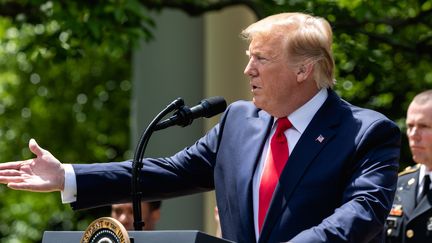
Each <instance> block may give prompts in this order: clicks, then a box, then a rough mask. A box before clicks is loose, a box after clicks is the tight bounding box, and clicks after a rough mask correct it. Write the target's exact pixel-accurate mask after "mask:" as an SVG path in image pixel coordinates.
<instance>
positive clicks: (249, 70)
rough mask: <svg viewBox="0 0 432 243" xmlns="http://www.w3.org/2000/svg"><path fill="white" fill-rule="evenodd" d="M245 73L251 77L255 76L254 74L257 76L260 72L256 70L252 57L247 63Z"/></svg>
mask: <svg viewBox="0 0 432 243" xmlns="http://www.w3.org/2000/svg"><path fill="white" fill-rule="evenodd" d="M243 73H244V74H245V75H247V76H250V77H254V76H256V75H257V74H258V72H257V70H256V68H255V66H254V62H253V59H252V58H250V59H249V62H248V64H247V65H246V67H245V69H244V71H243Z"/></svg>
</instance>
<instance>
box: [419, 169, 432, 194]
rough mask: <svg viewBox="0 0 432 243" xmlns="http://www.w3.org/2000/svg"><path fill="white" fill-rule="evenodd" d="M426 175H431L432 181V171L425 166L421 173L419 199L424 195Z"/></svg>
mask: <svg viewBox="0 0 432 243" xmlns="http://www.w3.org/2000/svg"><path fill="white" fill-rule="evenodd" d="M425 175H429V177H430V179H431V180H432V171H430V170H429V169H428V168H426V166H425V165H421V166H420V172H419V182H418V184H419V187H418V191H417V198H419V197H420V195H422V193H423V191H424V187H423V184H424V177H425ZM420 185H421V186H420ZM431 185H432V183H431Z"/></svg>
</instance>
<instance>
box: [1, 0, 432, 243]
mask: <svg viewBox="0 0 432 243" xmlns="http://www.w3.org/2000/svg"><path fill="white" fill-rule="evenodd" d="M284 11H291V12H292V11H300V12H307V13H311V14H313V15H318V16H322V17H324V18H326V19H327V20H329V22H330V23H331V25H332V27H333V31H334V45H333V49H334V55H335V60H336V66H337V70H336V79H337V85H336V87H335V89H336V91H337V92H338V93H339V94H340V95H341V96H342V97H343V98H344V99H346V100H347V101H349V102H351V103H353V104H355V105H358V106H363V107H368V108H371V109H375V110H377V111H380V112H382V113H384V114H385V115H386V116H388V117H389V118H390V119H392V120H394V121H395V122H397V124H398V125H399V126H400V128H401V129H402V131H403V132H405V125H404V124H405V114H406V109H407V105H408V104H409V102H410V100H411V99H412V97H413V96H414V95H415V94H416V93H418V92H420V91H423V90H425V89H430V88H432V61H431V57H432V0H425V1H420V0H387V1H372V0H370V1H368V0H327V1H324V0H315V1H301V0H261V1H258V0H250V1H238V0H183V1H180V0H141V1H140V0H108V1H95V0H92V1H88V0H87V1H41V0H13V1H9V0H0V161H2V162H3V161H13V160H21V159H28V158H31V157H33V156H32V154H31V153H30V151H29V150H28V145H27V144H28V141H29V139H30V138H35V139H36V140H37V141H38V143H39V144H40V145H41V146H42V147H44V148H45V149H48V150H49V151H51V152H52V153H53V154H54V155H55V156H56V157H57V158H58V159H60V160H61V161H62V162H64V163H68V162H70V163H87V162H93V163H97V162H106V161H121V160H126V159H131V158H132V157H133V153H134V150H135V146H136V143H137V141H138V140H139V137H140V135H141V133H142V132H143V130H144V129H145V127H146V126H147V125H148V123H149V122H150V121H151V120H152V119H153V117H154V116H155V115H156V114H157V113H158V112H159V111H160V110H162V109H163V108H164V107H165V106H166V105H167V104H168V103H170V102H171V101H172V100H174V99H175V98H177V97H183V98H184V100H185V102H186V104H188V105H190V106H193V105H195V104H196V103H198V102H199V101H200V100H201V99H203V98H206V97H209V96H216V95H218V96H223V97H225V98H226V100H227V101H228V103H231V102H233V101H235V100H239V99H245V100H249V99H250V94H249V85H248V81H247V79H246V77H244V75H243V69H244V66H245V65H246V62H247V58H246V56H245V50H246V49H247V43H246V42H245V41H244V40H242V39H241V38H240V36H239V33H240V32H241V30H242V29H243V28H245V27H246V26H248V25H249V24H251V23H253V22H255V21H256V20H257V19H260V18H263V17H265V16H267V15H270V14H273V13H278V12H284ZM216 122H217V118H214V119H209V120H196V121H195V122H194V124H192V126H190V127H188V128H178V127H176V128H170V129H166V130H164V131H160V132H157V133H155V134H154V135H153V136H152V139H151V140H150V142H149V146H148V148H147V151H146V154H145V155H146V156H157V157H159V156H169V155H171V154H173V153H174V152H176V151H178V150H179V149H181V148H183V147H185V146H188V145H190V144H191V143H193V142H194V141H195V140H196V139H198V138H199V137H201V136H202V135H203V134H205V131H207V130H208V129H209V128H210V127H211V126H213V125H214V124H215V123H216ZM402 141H403V144H402V155H401V162H400V163H401V169H403V168H404V167H406V166H408V165H412V160H411V158H410V153H409V149H408V146H407V143H406V137H405V135H404V134H403V136H402ZM106 190H107V191H109V188H106ZM213 209H214V194H213V193H212V192H209V193H204V194H199V195H193V196H187V197H182V198H178V199H171V200H166V201H164V202H163V204H162V218H161V220H160V222H159V224H158V225H157V229H161V230H165V229H167V230H175V229H198V230H202V231H204V232H207V233H209V234H215V230H216V225H215V222H214V214H213ZM107 215H109V208H99V209H92V210H85V211H78V212H73V211H72V210H71V209H70V207H69V205H62V204H61V200H60V195H59V193H45V194H38V193H31V192H16V191H13V190H9V189H7V188H6V187H5V186H3V185H2V186H0V239H1V240H0V241H1V242H6V243H12V242H23V243H26V242H40V241H41V237H42V234H43V232H44V231H45V230H85V228H86V227H87V226H88V225H89V224H90V222H91V221H93V220H94V219H96V218H98V217H101V216H107Z"/></svg>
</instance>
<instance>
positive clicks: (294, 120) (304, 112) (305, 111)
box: [252, 89, 328, 240]
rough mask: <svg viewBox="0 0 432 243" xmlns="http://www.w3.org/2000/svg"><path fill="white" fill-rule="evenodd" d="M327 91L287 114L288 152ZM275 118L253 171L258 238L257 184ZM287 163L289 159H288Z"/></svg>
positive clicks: (254, 209) (273, 129)
mask: <svg viewBox="0 0 432 243" xmlns="http://www.w3.org/2000/svg"><path fill="white" fill-rule="evenodd" d="M327 96H328V92H327V89H321V90H320V91H319V92H318V93H317V94H316V95H315V96H314V97H313V98H312V99H310V100H309V101H308V102H307V103H306V104H304V105H303V106H301V107H300V108H298V109H297V110H295V111H294V112H293V113H291V114H290V115H289V116H288V120H289V121H290V122H291V124H292V127H291V128H290V129H287V130H286V131H285V136H286V138H287V141H288V150H289V154H291V152H292V151H293V149H294V147H295V145H296V144H297V142H298V140H299V139H300V136H301V135H302V134H303V132H304V131H305V130H306V127H307V126H308V125H309V123H310V122H311V120H312V118H313V117H314V116H315V114H316V113H317V111H318V110H319V108H321V106H322V105H323V104H324V102H325V100H326V99H327ZM275 123H276V119H275V120H274V121H273V127H272V130H271V133H270V136H269V137H268V138H267V141H266V143H265V145H264V148H263V151H262V153H261V159H260V161H259V164H258V166H257V170H256V171H255V174H254V177H253V185H252V186H253V188H252V191H253V195H252V197H253V211H254V225H255V237H256V239H257V240H258V238H259V229H258V208H259V205H258V204H259V203H258V202H259V185H260V181H261V176H262V172H263V168H264V163H265V161H266V158H267V156H268V152H269V144H270V139H271V137H272V136H273V134H274V133H275V131H276V126H275ZM288 163H289V159H288Z"/></svg>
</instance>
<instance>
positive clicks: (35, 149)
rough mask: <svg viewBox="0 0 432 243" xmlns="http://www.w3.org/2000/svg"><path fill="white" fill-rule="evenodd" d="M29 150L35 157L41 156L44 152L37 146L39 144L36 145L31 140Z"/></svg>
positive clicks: (34, 141)
mask: <svg viewBox="0 0 432 243" xmlns="http://www.w3.org/2000/svg"><path fill="white" fill-rule="evenodd" d="M29 149H30V151H32V153H34V154H35V155H36V156H37V157H40V156H42V154H43V152H44V151H45V150H44V149H43V148H41V147H40V146H39V144H37V143H36V140H34V139H33V138H32V139H30V141H29Z"/></svg>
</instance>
